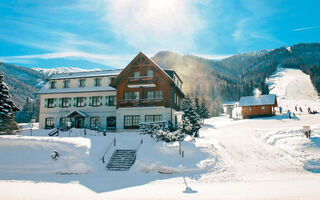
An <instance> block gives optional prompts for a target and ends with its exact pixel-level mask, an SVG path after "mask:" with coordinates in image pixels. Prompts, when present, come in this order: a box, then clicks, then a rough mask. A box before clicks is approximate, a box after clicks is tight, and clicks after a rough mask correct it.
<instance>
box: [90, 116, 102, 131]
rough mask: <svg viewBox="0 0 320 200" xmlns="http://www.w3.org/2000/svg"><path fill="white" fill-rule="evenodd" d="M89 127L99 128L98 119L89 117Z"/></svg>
mask: <svg viewBox="0 0 320 200" xmlns="http://www.w3.org/2000/svg"><path fill="white" fill-rule="evenodd" d="M90 127H91V128H99V127H100V117H90Z"/></svg>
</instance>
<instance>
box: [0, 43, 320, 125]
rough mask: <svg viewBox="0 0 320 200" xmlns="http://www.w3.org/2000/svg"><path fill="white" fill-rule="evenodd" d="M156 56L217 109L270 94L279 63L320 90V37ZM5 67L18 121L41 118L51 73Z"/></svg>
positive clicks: (1, 65)
mask: <svg viewBox="0 0 320 200" xmlns="http://www.w3.org/2000/svg"><path fill="white" fill-rule="evenodd" d="M152 59H153V60H154V61H155V62H156V63H158V64H159V65H160V66H161V67H163V68H167V69H173V70H175V71H176V72H177V73H178V74H179V76H180V77H181V78H182V80H183V82H184V85H183V91H184V92H185V93H186V94H189V95H191V96H196V95H198V96H204V97H205V99H206V100H207V102H208V103H209V105H210V112H211V114H213V115H217V114H219V113H220V112H221V108H222V102H223V101H233V100H239V98H240V97H241V96H248V95H253V90H254V89H255V88H259V89H260V90H261V91H262V93H263V94H267V93H268V92H269V90H268V87H267V86H266V84H265V79H266V78H268V77H269V76H270V75H271V74H273V73H274V72H275V70H276V68H277V66H278V65H281V66H283V67H293V68H300V69H302V70H303V71H304V72H305V73H306V74H309V75H310V77H311V80H312V83H313V85H314V86H315V88H316V90H317V92H318V93H320V76H319V72H320V43H310V44H297V45H293V46H290V47H280V48H277V49H274V50H262V51H257V52H251V53H242V54H237V55H234V56H231V57H229V58H226V59H223V60H220V61H216V60H210V59H205V58H201V57H197V56H194V55H180V54H177V53H174V52H159V53H157V54H156V55H155V56H154V57H153V58H152ZM0 71H2V72H3V73H4V75H5V81H6V82H7V83H8V85H9V87H10V92H11V94H12V96H13V99H14V101H15V102H16V104H17V105H18V106H19V108H20V109H22V111H21V112H19V113H16V118H17V121H18V122H27V121H28V120H30V119H31V117H33V118H37V116H38V108H37V105H38V103H37V98H36V92H37V91H38V89H39V88H40V87H41V86H42V84H43V83H44V81H45V79H46V78H47V74H46V73H45V72H43V73H40V72H38V71H35V70H33V69H30V68H25V67H20V66H15V65H10V64H6V63H1V62H0ZM31 112H32V113H31Z"/></svg>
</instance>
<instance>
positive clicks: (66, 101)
mask: <svg viewBox="0 0 320 200" xmlns="http://www.w3.org/2000/svg"><path fill="white" fill-rule="evenodd" d="M61 103H62V104H61V107H62V108H68V107H69V98H62V102H61Z"/></svg>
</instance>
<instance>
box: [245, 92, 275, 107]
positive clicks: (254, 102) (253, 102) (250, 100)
mask: <svg viewBox="0 0 320 200" xmlns="http://www.w3.org/2000/svg"><path fill="white" fill-rule="evenodd" d="M275 100H276V95H274V94H268V95H261V96H260V97H256V96H248V97H241V98H240V106H260V105H273V104H275Z"/></svg>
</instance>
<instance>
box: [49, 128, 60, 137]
mask: <svg viewBox="0 0 320 200" xmlns="http://www.w3.org/2000/svg"><path fill="white" fill-rule="evenodd" d="M55 134H57V136H59V129H54V130H53V131H51V132H50V133H49V136H54V135H55Z"/></svg>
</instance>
